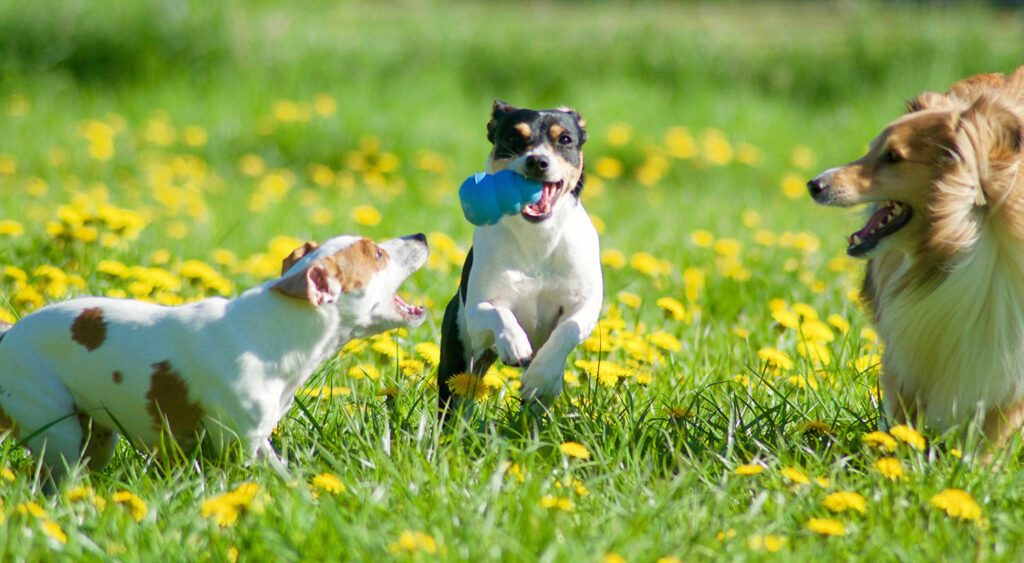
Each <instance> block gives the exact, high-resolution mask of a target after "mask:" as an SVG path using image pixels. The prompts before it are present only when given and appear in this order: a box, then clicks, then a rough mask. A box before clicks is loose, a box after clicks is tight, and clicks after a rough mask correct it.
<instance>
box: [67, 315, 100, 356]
mask: <svg viewBox="0 0 1024 563" xmlns="http://www.w3.org/2000/svg"><path fill="white" fill-rule="evenodd" d="M106 338H107V321H105V320H103V310H102V309H100V308H99V307H92V308H90V309H85V310H83V311H82V312H81V313H79V314H78V317H76V318H75V322H73V323H71V339H72V340H74V341H75V342H77V343H79V344H81V345H82V346H85V349H86V350H88V351H90V352H92V351H93V350H95V349H97V348H99V347H100V345H101V344H103V341H104V340H106Z"/></svg>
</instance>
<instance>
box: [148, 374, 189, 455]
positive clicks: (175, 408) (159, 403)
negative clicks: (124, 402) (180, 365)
mask: <svg viewBox="0 0 1024 563" xmlns="http://www.w3.org/2000/svg"><path fill="white" fill-rule="evenodd" d="M146 411H148V412H149V416H150V417H151V418H152V419H153V428H154V429H156V431H157V432H159V431H161V430H163V429H164V428H165V427H167V428H169V429H170V431H171V435H172V436H174V438H175V439H176V440H177V441H178V443H180V444H182V445H183V446H189V445H194V444H195V441H196V436H197V435H198V432H199V430H200V429H201V423H202V419H203V407H202V406H201V405H200V404H199V403H198V402H195V403H190V402H189V401H188V384H187V383H186V382H185V380H184V379H182V378H181V375H180V374H178V372H176V371H174V368H173V367H172V366H171V363H170V362H167V361H163V362H157V363H155V364H153V375H152V376H151V377H150V380H149V391H148V392H147V393H146Z"/></svg>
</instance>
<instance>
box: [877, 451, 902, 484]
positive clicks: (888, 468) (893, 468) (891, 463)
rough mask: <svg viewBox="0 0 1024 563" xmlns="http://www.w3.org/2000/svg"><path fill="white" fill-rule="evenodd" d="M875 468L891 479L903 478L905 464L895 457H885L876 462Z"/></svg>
mask: <svg viewBox="0 0 1024 563" xmlns="http://www.w3.org/2000/svg"><path fill="white" fill-rule="evenodd" d="M875 469H877V470H878V471H879V473H881V474H882V476H883V477H885V478H886V479H888V480H890V481H896V480H899V479H902V478H903V464H902V463H900V460H898V459H896V458H894V457H883V458H881V459H879V460H878V461H876V462H875Z"/></svg>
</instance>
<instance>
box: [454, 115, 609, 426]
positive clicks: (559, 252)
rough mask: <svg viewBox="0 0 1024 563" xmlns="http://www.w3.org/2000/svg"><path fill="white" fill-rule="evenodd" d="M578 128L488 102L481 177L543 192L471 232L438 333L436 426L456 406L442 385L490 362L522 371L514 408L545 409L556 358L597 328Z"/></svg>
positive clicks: (579, 122)
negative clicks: (524, 183)
mask: <svg viewBox="0 0 1024 563" xmlns="http://www.w3.org/2000/svg"><path fill="white" fill-rule="evenodd" d="M584 125H585V124H584V121H583V118H582V117H581V116H580V114H579V113H577V112H575V111H572V110H570V109H568V108H558V109H553V110H543V111H534V110H529V109H520V108H516V107H513V106H511V105H509V104H507V103H505V102H502V101H501V100H495V101H494V107H493V111H492V117H491V120H490V122H489V123H488V124H487V140H489V141H490V142H491V143H492V144H493V145H494V146H493V149H492V151H491V154H490V157H489V158H488V159H487V172H488V173H489V174H493V173H495V172H497V171H499V170H502V169H506V168H508V169H511V170H512V171H514V172H516V173H518V174H521V175H522V176H524V177H526V178H528V179H530V180H535V181H538V182H542V183H543V184H544V187H543V192H542V196H541V199H540V201H538V202H537V203H535V204H533V205H527V206H525V207H524V208H523V211H522V213H520V214H518V215H511V216H505V217H503V218H502V219H501V220H500V221H499V222H498V223H497V224H495V225H489V226H482V227H477V229H476V231H475V232H474V233H473V247H472V248H471V249H470V251H469V255H468V256H467V257H466V263H465V265H464V266H463V270H462V281H461V283H460V284H459V291H458V293H456V294H455V297H453V298H452V300H451V302H449V303H448V308H447V309H446V310H445V314H444V322H443V324H442V328H441V332H442V335H441V362H440V366H439V368H438V372H437V383H438V385H437V388H438V393H439V395H438V406H439V407H440V410H441V418H442V419H444V418H446V417H447V414H448V412H449V411H450V410H452V409H454V408H456V405H457V403H456V401H455V398H453V397H452V392H451V389H450V388H449V386H448V381H449V379H451V378H452V377H453V376H455V375H458V374H460V373H473V374H476V375H478V376H482V375H483V374H484V373H485V372H486V371H487V369H488V368H489V367H490V366H491V364H493V363H494V361H495V359H501V361H502V363H504V364H505V365H509V366H520V367H524V368H525V371H524V372H523V375H522V387H521V395H522V398H523V403H524V406H525V407H526V408H528V409H530V410H531V411H533V412H535V413H543V412H545V411H546V410H547V409H548V408H549V407H550V406H551V405H552V403H554V401H555V399H557V398H558V395H559V394H560V393H561V392H562V380H563V377H564V374H565V362H566V358H567V357H568V356H569V354H570V353H571V352H572V350H573V348H575V347H576V346H578V345H579V344H580V343H582V342H583V341H584V340H585V339H586V338H587V337H588V336H589V335H590V333H591V332H592V331H593V330H594V327H595V326H596V325H597V321H598V317H599V316H600V313H601V302H602V298H603V294H604V287H603V280H602V277H601V258H600V247H599V244H598V236H597V230H596V229H595V228H594V225H593V223H591V221H590V217H589V216H588V215H587V212H586V210H585V209H583V205H582V204H581V203H580V192H581V191H582V189H583V151H582V147H583V143H584V142H586V140H587V133H586V131H585V130H584Z"/></svg>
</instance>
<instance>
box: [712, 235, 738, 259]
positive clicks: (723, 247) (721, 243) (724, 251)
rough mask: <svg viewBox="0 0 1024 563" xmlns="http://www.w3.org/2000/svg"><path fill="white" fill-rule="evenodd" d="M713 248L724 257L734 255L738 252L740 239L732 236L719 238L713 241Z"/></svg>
mask: <svg viewBox="0 0 1024 563" xmlns="http://www.w3.org/2000/svg"><path fill="white" fill-rule="evenodd" d="M714 250H715V253H716V254H719V255H720V256H726V257H736V256H739V254H740V241H738V240H736V239H733V238H721V239H718V240H717V241H715V244H714Z"/></svg>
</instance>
